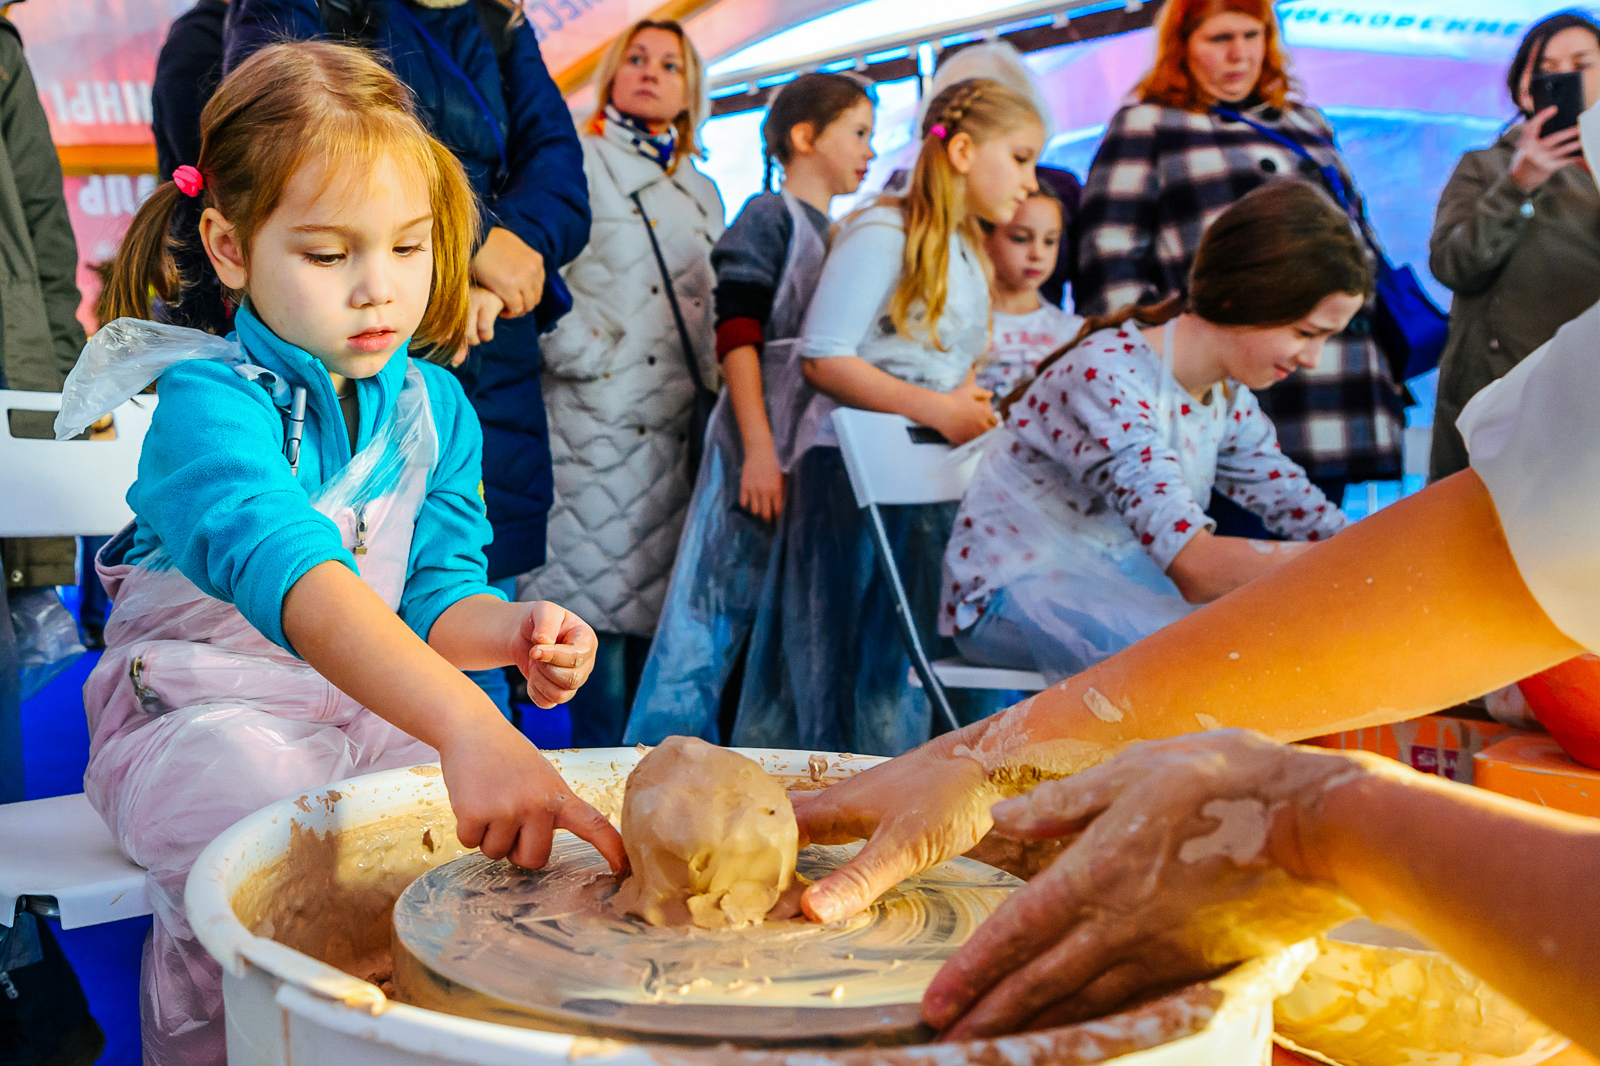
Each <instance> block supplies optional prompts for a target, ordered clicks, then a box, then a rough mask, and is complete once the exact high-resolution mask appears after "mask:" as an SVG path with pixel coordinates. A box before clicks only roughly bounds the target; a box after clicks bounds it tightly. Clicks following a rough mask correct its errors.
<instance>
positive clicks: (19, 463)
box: [0, 391, 156, 929]
mask: <svg viewBox="0 0 1600 1066" xmlns="http://www.w3.org/2000/svg"><path fill="white" fill-rule="evenodd" d="M155 402H156V401H155V397H153V396H144V397H140V398H139V399H137V400H134V401H130V402H129V403H126V404H124V405H122V406H121V407H119V408H117V410H116V411H115V412H113V414H112V424H113V426H114V428H115V433H116V438H115V439H114V440H69V441H56V440H34V439H30V438H25V437H16V436H13V435H12V432H11V412H12V411H45V412H55V411H58V410H59V409H60V406H61V397H60V396H58V395H56V394H55V393H46V392H12V391H0V500H4V501H5V506H4V507H3V508H0V537H50V536H105V535H109V534H112V533H116V532H117V531H118V530H120V529H121V528H122V527H123V526H125V525H127V524H128V522H129V521H130V520H131V519H132V518H133V512H132V511H130V510H129V509H128V505H127V503H126V502H124V499H123V497H125V496H126V495H127V492H128V487H129V486H130V485H132V484H133V481H134V479H135V478H136V477H137V476H138V472H139V448H140V446H141V445H142V444H143V443H144V436H145V433H146V432H147V431H148V430H149V428H150V416H151V412H152V411H153V410H154V408H155ZM0 604H3V596H0ZM7 613H9V612H7ZM6 624H8V625H9V624H10V620H9V618H7V619H6ZM6 702H8V703H10V702H11V701H9V700H8V701H6ZM21 739H22V737H21V722H20V719H19V718H18V712H17V708H16V707H15V706H14V705H12V706H0V792H4V793H10V794H15V795H19V796H20V795H21V783H22V745H21ZM0 855H4V856H5V861H4V862H0V925H4V926H9V925H11V923H12V921H13V916H14V915H16V914H17V913H19V912H20V911H22V910H24V909H26V910H29V911H32V912H33V913H35V914H38V915H41V916H43V917H46V918H58V919H60V921H61V924H62V926H63V927H65V928H67V929H72V928H76V927H78V926H84V925H97V924H99V923H101V922H113V921H117V920H119V919H122V918H134V917H138V916H139V915H143V914H149V913H150V903H149V900H148V898H147V897H146V894H145V872H144V870H143V869H142V868H141V867H139V866H138V865H137V864H135V863H133V862H130V861H129V860H128V859H127V858H125V857H124V856H123V855H122V853H121V852H120V851H118V850H117V845H116V842H115V841H114V840H113V839H112V837H111V833H110V831H109V830H108V829H106V827H105V824H104V823H103V822H102V821H101V820H100V816H99V815H98V814H97V813H95V810H94V808H93V807H91V806H89V800H88V798H87V797H86V796H84V795H83V794H82V793H81V792H80V793H78V794H77V795H73V796H56V797H53V798H51V799H42V800H31V801H28V802H24V803H6V804H0Z"/></svg>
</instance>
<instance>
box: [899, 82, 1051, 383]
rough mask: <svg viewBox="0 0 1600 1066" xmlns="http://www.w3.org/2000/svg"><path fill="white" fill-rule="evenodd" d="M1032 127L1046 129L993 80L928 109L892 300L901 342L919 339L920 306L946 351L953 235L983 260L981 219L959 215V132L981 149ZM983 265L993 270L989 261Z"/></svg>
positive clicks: (965, 87)
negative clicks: (944, 319)
mask: <svg viewBox="0 0 1600 1066" xmlns="http://www.w3.org/2000/svg"><path fill="white" fill-rule="evenodd" d="M1027 123H1033V124H1035V125H1039V126H1040V127H1041V128H1042V127H1043V121H1042V120H1041V119H1040V117H1039V112H1038V111H1036V110H1035V109H1034V106H1033V104H1032V103H1031V102H1030V101H1029V100H1028V98H1027V97H1025V96H1023V95H1022V94H1021V93H1018V92H1016V91H1015V90H1013V89H1008V88H1006V87H1005V86H1004V85H1002V84H1000V83H999V82H997V81H993V80H991V79H988V78H973V79H971V80H968V81H958V82H956V83H955V84H954V85H952V86H950V87H949V88H947V89H945V90H944V91H943V92H941V93H940V94H939V95H938V96H935V97H934V98H933V100H932V101H931V102H930V103H929V104H928V113H927V114H926V115H925V116H924V117H923V120H922V150H921V151H920V152H919V153H918V154H917V163H916V166H915V167H914V168H913V169H912V171H911V181H910V183H909V184H908V185H907V187H906V191H905V194H904V195H903V196H901V197H900V201H899V202H900V204H901V209H902V210H903V211H904V213H905V223H906V250H905V253H904V256H903V258H902V260H901V264H900V284H899V285H898V286H896V288H895V290H894V297H893V299H891V300H890V301H889V317H890V319H891V320H892V321H893V322H894V328H895V329H896V330H897V331H898V332H899V333H900V335H901V336H902V337H912V336H913V333H912V325H913V321H912V320H913V313H914V312H915V311H916V310H917V308H918V305H920V306H921V313H922V315H923V317H924V319H925V321H926V323H927V327H928V339H929V340H931V341H932V342H933V346H934V347H935V348H938V349H939V350H940V351H944V344H943V343H942V342H941V341H940V340H939V317H940V316H941V315H943V314H944V305H945V300H946V299H947V298H948V296H949V278H950V235H951V234H953V233H960V234H961V235H962V236H963V237H965V238H966V240H967V243H968V244H970V245H971V246H972V247H973V249H974V250H977V251H978V254H979V256H980V257H981V256H982V254H983V253H982V251H981V249H982V247H983V235H982V233H981V232H980V230H979V228H978V224H977V222H976V220H975V219H974V218H973V217H972V216H971V215H970V214H965V213H963V214H962V216H961V217H959V218H958V217H957V215H956V213H957V211H958V210H959V208H960V200H961V198H960V196H959V188H960V187H959V185H958V183H957V178H958V177H959V175H957V173H956V171H955V168H953V167H952V166H951V165H950V153H949V152H947V151H946V150H945V146H946V145H947V144H948V143H949V141H950V138H952V137H954V136H955V135H956V134H958V133H965V134H966V135H967V136H969V137H971V138H972V139H973V141H974V142H975V143H977V144H980V145H981V144H985V143H987V142H988V141H991V140H993V139H994V138H995V137H998V136H1000V135H1002V134H1004V133H1007V132H1009V131H1011V130H1014V129H1016V128H1018V127H1019V126H1022V125H1024V124H1027ZM984 264H985V267H986V268H987V264H988V259H987V258H986V257H985V258H984Z"/></svg>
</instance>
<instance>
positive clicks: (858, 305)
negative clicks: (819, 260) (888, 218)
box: [800, 219, 906, 359]
mask: <svg viewBox="0 0 1600 1066" xmlns="http://www.w3.org/2000/svg"><path fill="white" fill-rule="evenodd" d="M905 246H906V236H905V233H904V231H902V230H901V229H900V227H898V226H896V225H893V224H892V223H889V222H874V221H870V220H867V219H858V220H856V222H855V223H854V224H853V225H847V226H845V228H844V229H842V230H841V231H840V232H839V236H838V237H837V239H835V240H834V242H833V247H832V248H830V249H829V250H828V259H827V262H825V263H824V264H823V266H822V277H821V278H820V279H818V281H817V289H816V292H815V293H813V294H812V296H811V304H810V306H809V307H807V308H806V318H805V324H804V325H803V326H802V327H801V330H800V334H801V341H800V354H801V355H802V356H804V357H805V358H807V359H826V358H829V357H831V356H839V355H856V354H858V353H859V351H860V349H861V344H862V342H863V341H864V340H866V337H867V334H868V332H869V331H871V330H872V329H874V328H876V326H877V318H878V310H879V308H881V307H882V306H883V305H884V301H885V300H887V299H888V296H889V293H890V291H891V290H892V289H893V288H894V286H895V285H896V284H897V283H898V282H899V280H900V263H901V257H902V256H903V255H904V254H905Z"/></svg>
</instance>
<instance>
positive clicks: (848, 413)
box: [833, 407, 1046, 729]
mask: <svg viewBox="0 0 1600 1066" xmlns="http://www.w3.org/2000/svg"><path fill="white" fill-rule="evenodd" d="M833 427H834V430H835V431H836V432H837V433H838V435H839V450H840V452H841V454H842V455H843V456H844V466H845V470H846V471H848V472H849V474H850V488H851V490H852V491H853V492H854V493H855V497H856V504H857V506H859V507H861V508H863V509H864V510H865V511H866V512H867V515H868V518H869V519H870V521H871V525H872V543H873V547H874V548H875V549H876V550H877V555H878V563H879V565H881V566H882V567H883V572H884V576H885V577H886V578H888V580H889V587H890V589H891V590H892V591H893V593H894V599H895V622H896V623H897V624H898V625H899V627H900V639H901V640H902V641H904V643H905V646H906V652H907V653H908V654H909V655H910V656H911V669H912V673H913V677H914V680H916V681H920V682H921V683H922V687H923V688H924V689H926V690H927V692H928V698H929V700H931V701H932V703H933V705H934V707H935V708H936V709H937V711H938V713H939V714H940V715H941V716H942V717H943V718H944V720H945V723H946V724H947V725H948V726H949V727H950V728H951V729H959V728H960V726H961V723H960V722H958V721H956V716H955V712H954V711H953V710H952V709H951V707H950V700H949V697H947V696H946V695H945V689H946V688H981V689H1015V690H1019V691H1022V692H1038V691H1040V690H1042V689H1044V688H1045V687H1046V685H1045V680H1044V675H1042V674H1039V673H1037V672H1035V671H1032V670H1007V669H1000V668H997V667H992V666H979V665H977V664H976V663H969V662H967V661H966V660H965V659H960V658H952V659H940V660H938V661H937V662H931V663H930V662H929V661H928V655H927V652H925V651H924V650H923V648H922V640H921V638H919V637H918V636H917V629H916V626H915V625H914V624H913V623H912V619H911V604H910V601H909V600H908V599H907V598H906V589H905V583H904V582H902V581H901V580H900V567H899V565H898V564H897V563H896V562H895V558H894V552H893V551H892V550H891V549H890V547H889V534H888V532H887V531H886V530H885V529H884V526H883V515H882V513H881V512H880V511H879V508H880V507H883V506H894V505H899V504H926V503H946V502H948V501H950V500H959V499H961V497H962V495H963V494H964V493H965V492H966V491H967V485H968V484H969V483H970V482H971V481H972V475H973V473H974V472H975V471H976V470H977V467H978V458H979V456H978V454H977V453H976V452H972V453H966V454H963V453H960V452H957V451H956V450H955V449H953V448H951V447H950V442H949V441H947V440H946V439H945V438H944V436H943V435H941V434H940V433H939V432H938V431H937V430H932V429H929V428H927V427H926V426H919V425H917V424H916V423H914V422H912V421H910V420H909V419H906V418H902V417H901V416H900V415H890V414H881V413H879V412H876V411H858V410H855V409H853V408H848V407H841V408H839V409H837V410H835V411H834V412H833Z"/></svg>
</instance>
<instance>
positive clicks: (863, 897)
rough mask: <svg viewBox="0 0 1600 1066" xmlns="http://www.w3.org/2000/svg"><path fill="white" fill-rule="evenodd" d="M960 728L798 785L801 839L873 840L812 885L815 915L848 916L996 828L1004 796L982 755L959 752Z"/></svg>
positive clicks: (809, 905) (824, 918)
mask: <svg viewBox="0 0 1600 1066" xmlns="http://www.w3.org/2000/svg"><path fill="white" fill-rule="evenodd" d="M961 736H962V734H960V733H946V734H944V735H943V736H941V737H937V738H935V739H934V740H931V741H929V742H928V743H926V744H924V745H923V746H922V747H920V748H917V749H916V750H915V751H911V752H907V753H906V754H905V755H901V756H900V757H899V758H896V759H891V760H890V761H888V762H886V763H880V764H878V765H877V766H874V767H872V768H871V769H869V770H865V771H863V772H861V773H859V774H857V775H855V776H854V777H852V778H850V779H849V780H847V781H841V782H840V783H839V784H837V785H832V786H830V787H828V788H825V789H823V790H822V791H820V792H792V793H790V796H789V798H790V799H791V800H792V801H793V803H794V813H795V818H796V819H797V820H798V821H799V823H800V843H801V846H802V847H804V846H805V845H806V844H808V843H810V844H846V843H849V842H850V841H852V840H865V841H866V842H867V843H866V845H865V846H864V847H863V848H862V849H861V851H860V853H859V854H857V855H856V857H855V858H854V859H851V860H850V861H849V862H848V863H846V864H845V865H844V866H841V867H840V868H839V869H837V870H835V871H834V872H833V873H831V874H829V875H828V876H827V877H824V878H822V879H821V880H820V881H818V882H817V883H816V884H814V885H812V886H810V887H809V888H807V889H806V891H805V895H803V896H802V897H801V898H800V904H801V907H802V908H803V909H804V910H805V912H806V915H807V916H808V917H810V918H811V919H812V920H813V921H818V922H831V921H836V920H838V919H840V918H847V917H849V916H850V915H852V914H855V913H856V912H858V911H861V910H864V909H866V908H867V907H869V906H871V905H872V902H873V901H874V900H876V899H877V898H878V897H879V896H881V895H883V894H884V893H885V892H887V891H888V890H889V889H891V888H893V887H894V886H895V885H896V884H898V883H899V882H900V881H903V880H904V879H906V878H907V877H910V876H911V875H912V874H916V873H920V872H921V871H923V870H926V869H928V868H929V867H930V866H937V865H938V864H939V863H941V862H944V861H945V860H946V859H948V858H951V857H952V856H955V855H960V854H962V853H963V852H966V851H970V850H971V849H972V848H973V847H974V846H976V845H977V843H978V841H979V840H981V839H982V838H983V836H984V834H985V833H987V832H988V831H989V826H990V821H989V807H990V805H991V804H993V803H994V802H995V800H996V799H998V798H999V793H997V792H996V791H995V790H994V789H993V788H992V787H991V786H990V785H989V782H988V775H987V774H985V773H984V770H983V767H982V766H980V765H979V764H978V763H977V762H976V761H975V760H973V759H971V758H969V757H967V756H964V755H960V754H955V753H953V751H952V749H953V748H955V747H957V746H959V744H960V743H961Z"/></svg>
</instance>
